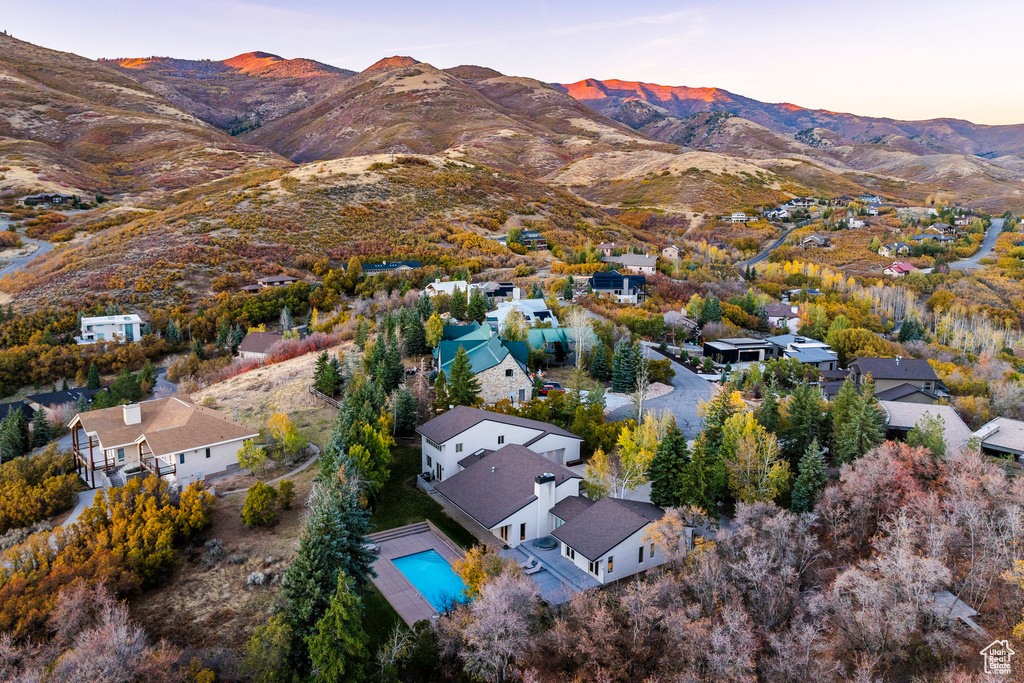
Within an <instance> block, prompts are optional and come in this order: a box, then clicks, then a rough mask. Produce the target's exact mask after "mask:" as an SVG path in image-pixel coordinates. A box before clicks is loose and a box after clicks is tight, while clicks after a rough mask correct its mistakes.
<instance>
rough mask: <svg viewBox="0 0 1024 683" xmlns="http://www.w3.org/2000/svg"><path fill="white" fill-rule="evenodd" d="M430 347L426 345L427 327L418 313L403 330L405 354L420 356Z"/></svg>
mask: <svg viewBox="0 0 1024 683" xmlns="http://www.w3.org/2000/svg"><path fill="white" fill-rule="evenodd" d="M429 350H430V349H429V348H428V347H427V329H426V328H425V327H424V326H423V320H421V319H420V317H419V316H418V315H416V316H413V319H412V320H411V321H410V322H409V329H407V330H406V331H405V355H407V356H421V355H423V354H425V353H426V352H427V351H429Z"/></svg>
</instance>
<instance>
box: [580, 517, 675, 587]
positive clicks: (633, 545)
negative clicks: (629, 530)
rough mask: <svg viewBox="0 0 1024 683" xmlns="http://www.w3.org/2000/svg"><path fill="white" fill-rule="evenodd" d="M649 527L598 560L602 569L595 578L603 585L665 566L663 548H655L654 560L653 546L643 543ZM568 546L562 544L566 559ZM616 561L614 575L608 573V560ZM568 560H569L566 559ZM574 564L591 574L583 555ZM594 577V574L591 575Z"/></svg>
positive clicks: (588, 563) (587, 561) (588, 562)
mask: <svg viewBox="0 0 1024 683" xmlns="http://www.w3.org/2000/svg"><path fill="white" fill-rule="evenodd" d="M649 526H650V524H648V525H647V527H644V528H643V529H640V530H639V531H637V532H635V533H634V534H633V535H632V536H630V537H629V538H627V539H626V540H624V541H622V542H621V543H619V544H618V545H617V546H615V547H614V548H612V549H611V550H609V551H608V552H607V553H605V554H604V555H602V556H601V557H600V558H598V562H599V563H600V568H599V571H598V575H597V576H596V577H595V578H596V579H597V580H598V581H600V582H601V583H605V584H606V583H611V582H612V581H618V580H620V579H624V578H626V577H629V576H632V575H633V574H636V573H638V572H642V571H645V570H648V569H652V568H654V567H657V566H658V565H661V564H664V562H665V553H664V552H663V551H662V549H661V548H658V547H657V546H655V548H654V558H653V559H652V558H651V556H650V552H651V544H650V543H643V537H644V533H645V532H646V531H647V528H648V527H649ZM641 545H643V546H644V561H643V562H642V563H641V562H639V557H640V552H639V551H640V546H641ZM565 548H566V546H565V544H564V543H562V544H561V553H562V556H563V557H565V556H566V555H565V552H566V550H565ZM609 557H611V558H613V559H614V562H613V570H612V573H611V574H609V573H608V558H609ZM566 559H568V558H566ZM573 563H574V564H575V565H576V566H577V567H579V568H580V569H582V570H583V571H585V572H587V573H588V574H590V560H588V559H587V558H586V557H584V556H583V555H582V553H580V552H577V553H576V559H575V560H573ZM590 575H591V576H594V575H593V574H590Z"/></svg>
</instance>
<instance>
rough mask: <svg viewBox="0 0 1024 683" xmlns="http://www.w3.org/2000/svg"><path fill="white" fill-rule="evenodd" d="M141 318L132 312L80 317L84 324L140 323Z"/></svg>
mask: <svg viewBox="0 0 1024 683" xmlns="http://www.w3.org/2000/svg"><path fill="white" fill-rule="evenodd" d="M141 322H142V318H140V317H139V316H138V315H136V314H134V313H129V314H128V315H97V316H92V317H84V318H82V324H84V325H105V324H107V323H141Z"/></svg>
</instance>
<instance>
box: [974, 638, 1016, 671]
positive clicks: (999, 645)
mask: <svg viewBox="0 0 1024 683" xmlns="http://www.w3.org/2000/svg"><path fill="white" fill-rule="evenodd" d="M980 654H981V656H982V657H983V658H984V660H985V673H987V674H994V675H996V676H1009V675H1010V659H1011V658H1012V657H1013V656H1014V655H1015V654H1017V653H1016V652H1014V651H1013V650H1011V649H1010V643H1009V641H1006V640H993V641H992V642H991V643H989V644H988V647H986V648H985V649H984V650H982V651H981V653H980Z"/></svg>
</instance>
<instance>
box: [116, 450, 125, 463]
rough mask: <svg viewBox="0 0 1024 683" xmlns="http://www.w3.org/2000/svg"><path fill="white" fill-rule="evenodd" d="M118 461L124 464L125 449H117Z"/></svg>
mask: <svg viewBox="0 0 1024 683" xmlns="http://www.w3.org/2000/svg"><path fill="white" fill-rule="evenodd" d="M117 461H118V462H124V449H123V448H118V449H117Z"/></svg>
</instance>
